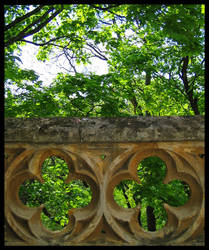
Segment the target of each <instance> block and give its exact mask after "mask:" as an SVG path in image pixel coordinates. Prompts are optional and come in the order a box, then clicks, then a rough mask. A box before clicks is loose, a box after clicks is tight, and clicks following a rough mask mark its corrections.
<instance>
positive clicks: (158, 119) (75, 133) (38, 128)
mask: <svg viewBox="0 0 209 250" xmlns="http://www.w3.org/2000/svg"><path fill="white" fill-rule="evenodd" d="M204 130H205V117H204V116H201V115H198V116H147V117H142V116H139V117H117V118H104V117H99V118H95V117H92V118H72V117H50V118H5V142H6V143H8V142H26V143H83V142H84V143H85V142H88V143H89V142H93V143H96V142H98V143H105V142H108V143H109V142H155V141H158V142H159V141H203V140H204Z"/></svg>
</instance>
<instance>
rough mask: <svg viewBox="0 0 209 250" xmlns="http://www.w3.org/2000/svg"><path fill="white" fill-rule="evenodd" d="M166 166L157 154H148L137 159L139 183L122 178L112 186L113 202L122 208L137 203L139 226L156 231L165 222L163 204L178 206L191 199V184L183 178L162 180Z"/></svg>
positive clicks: (133, 205)
mask: <svg viewBox="0 0 209 250" xmlns="http://www.w3.org/2000/svg"><path fill="white" fill-rule="evenodd" d="M166 172H167V167H166V164H165V162H164V161H163V160H162V159H160V158H159V157H157V156H150V157H147V158H145V159H143V160H142V161H140V162H139V164H138V165H137V175H138V178H139V182H138V183H137V182H136V181H134V180H130V179H129V180H122V181H121V182H120V183H119V184H118V185H116V186H115V188H114V193H113V195H114V200H115V202H116V203H117V204H118V205H119V206H121V207H124V208H134V207H137V206H139V207H140V212H139V214H138V222H139V225H140V226H141V227H142V228H143V229H144V230H145V231H157V230H160V229H161V228H163V227H164V226H165V225H166V223H167V219H168V217H167V213H166V210H165V208H164V203H166V204H168V205H170V206H174V207H178V206H182V205H184V204H185V203H186V202H187V201H188V200H189V198H190V193H191V190H190V187H189V185H188V184H187V183H186V182H185V181H182V180H179V179H174V180H172V181H170V182H169V183H167V184H164V183H163V180H164V178H165V176H166Z"/></svg>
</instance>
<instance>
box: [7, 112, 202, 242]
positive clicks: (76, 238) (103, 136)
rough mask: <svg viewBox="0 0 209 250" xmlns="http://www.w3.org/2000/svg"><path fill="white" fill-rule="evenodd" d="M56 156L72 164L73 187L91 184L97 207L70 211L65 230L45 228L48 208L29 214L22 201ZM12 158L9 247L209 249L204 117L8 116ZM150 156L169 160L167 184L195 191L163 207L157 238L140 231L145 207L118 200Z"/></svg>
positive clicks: (9, 156) (9, 165)
mask: <svg viewBox="0 0 209 250" xmlns="http://www.w3.org/2000/svg"><path fill="white" fill-rule="evenodd" d="M51 155H55V156H57V157H60V158H62V159H64V160H65V161H66V162H67V163H68V165H69V168H70V170H71V171H70V176H69V181H70V180H72V179H76V178H79V179H81V180H85V181H86V182H87V183H88V184H89V186H90V188H91V190H92V200H91V202H90V204H89V205H88V206H87V207H85V208H82V209H74V210H72V211H71V210H70V212H69V216H70V222H71V223H69V225H67V226H66V227H65V228H64V229H63V230H61V231H59V232H51V231H48V230H46V228H44V227H43V225H42V223H41V221H40V213H41V211H42V209H43V205H41V206H40V207H38V208H28V207H26V206H24V205H23V204H22V202H21V201H20V199H19V196H18V190H19V187H20V185H21V184H22V183H23V182H24V181H25V180H27V179H31V178H34V179H37V180H40V181H41V167H42V164H43V162H44V160H45V159H46V158H47V157H49V156H51ZM101 155H103V156H105V157H103V158H101ZM5 156H6V157H5V218H6V219H5V244H6V245H204V240H203V236H204V231H203V229H204V200H205V193H204V117H203V116H192V117H121V118H82V119H79V118H28V119H26V118H6V119H5ZM149 156H158V157H159V158H161V159H162V160H163V161H164V162H165V164H166V166H167V174H166V177H165V179H164V181H163V182H164V183H165V184H166V183H168V182H170V181H172V180H174V179H180V180H182V181H185V182H186V183H187V184H188V185H189V187H190V190H191V197H190V200H189V201H188V202H187V203H186V204H185V205H183V206H181V207H172V206H169V205H168V204H165V205H164V207H165V209H166V212H167V215H168V221H167V224H166V225H165V227H163V229H161V230H159V231H155V232H147V231H144V230H143V229H142V228H141V227H140V225H139V223H138V219H137V217H138V214H139V212H140V206H137V207H135V208H131V209H125V208H122V207H119V206H118V205H117V204H116V203H115V201H114V198H113V190H114V187H115V186H116V185H117V184H118V183H120V181H121V180H125V179H132V180H135V181H137V182H139V179H138V176H137V170H136V168H137V165H138V164H139V162H140V161H142V160H143V159H144V158H146V157H149ZM104 232H105V233H104ZM196 237H198V238H196ZM199 239H200V240H199Z"/></svg>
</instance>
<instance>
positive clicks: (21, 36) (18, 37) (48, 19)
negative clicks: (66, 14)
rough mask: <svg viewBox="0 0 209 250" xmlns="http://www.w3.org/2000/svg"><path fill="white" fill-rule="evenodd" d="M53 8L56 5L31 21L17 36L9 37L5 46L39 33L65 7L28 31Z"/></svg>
mask: <svg viewBox="0 0 209 250" xmlns="http://www.w3.org/2000/svg"><path fill="white" fill-rule="evenodd" d="M52 10H54V7H52V8H50V9H49V10H48V11H46V12H45V13H44V15H43V16H41V17H40V18H38V19H37V20H35V21H34V22H33V23H31V24H30V25H28V26H27V27H26V28H25V29H24V30H22V31H21V32H20V33H19V34H18V35H17V36H15V37H12V38H10V39H9V41H7V42H6V43H5V47H7V46H9V45H11V44H13V43H14V42H17V41H20V40H22V39H23V38H25V37H27V36H30V35H33V34H35V33H37V32H38V31H40V30H41V29H42V28H43V27H44V26H46V24H47V23H49V22H50V21H51V20H52V19H53V18H54V17H55V16H56V15H58V14H59V13H60V12H61V11H62V10H63V9H61V10H57V11H56V12H55V13H53V14H52V15H51V16H50V17H49V18H47V19H46V20H45V21H44V22H43V23H41V24H39V26H38V27H36V28H34V29H33V30H31V31H29V32H28V33H26V32H27V30H28V29H30V28H31V27H32V26H34V25H36V24H38V23H39V22H40V21H42V20H43V19H44V18H45V17H46V16H47V15H48V14H49V12H51V11H52Z"/></svg>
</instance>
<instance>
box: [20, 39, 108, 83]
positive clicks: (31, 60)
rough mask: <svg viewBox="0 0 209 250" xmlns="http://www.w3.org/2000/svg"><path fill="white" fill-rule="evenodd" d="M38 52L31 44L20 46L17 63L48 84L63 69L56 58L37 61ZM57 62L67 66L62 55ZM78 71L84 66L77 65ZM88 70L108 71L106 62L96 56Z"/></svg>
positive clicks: (99, 73) (100, 72) (105, 72)
mask: <svg viewBox="0 0 209 250" xmlns="http://www.w3.org/2000/svg"><path fill="white" fill-rule="evenodd" d="M37 53H38V47H37V46H35V45H33V44H29V43H28V44H26V45H25V46H23V47H22V52H21V55H20V59H21V61H22V63H19V62H18V64H19V65H20V67H21V68H22V69H32V70H34V71H35V72H36V73H37V74H38V75H39V76H40V77H39V80H41V81H43V84H44V85H45V86H48V85H50V83H51V82H52V80H53V78H55V77H56V75H57V73H59V72H64V70H63V69H61V68H60V67H59V66H58V65H57V60H56V59H54V60H49V61H46V62H41V61H38V60H37V58H36V54H37ZM59 64H61V65H62V66H64V67H65V68H67V67H69V66H68V64H67V61H66V59H65V58H64V57H63V59H60V62H59ZM76 69H78V72H79V73H81V72H84V70H85V68H84V67H83V66H79V67H78V68H76ZM87 69H88V71H90V72H95V73H96V74H98V75H102V74H107V73H108V67H107V64H106V62H104V61H103V60H100V59H98V58H93V59H92V64H91V65H88V66H87Z"/></svg>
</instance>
